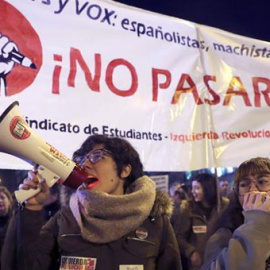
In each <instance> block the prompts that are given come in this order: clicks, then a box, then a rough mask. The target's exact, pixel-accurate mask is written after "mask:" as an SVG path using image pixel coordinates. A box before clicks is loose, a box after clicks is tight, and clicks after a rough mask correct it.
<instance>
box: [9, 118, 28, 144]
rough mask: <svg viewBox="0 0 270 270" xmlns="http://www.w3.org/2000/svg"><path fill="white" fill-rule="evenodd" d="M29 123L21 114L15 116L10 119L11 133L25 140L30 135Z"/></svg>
mask: <svg viewBox="0 0 270 270" xmlns="http://www.w3.org/2000/svg"><path fill="white" fill-rule="evenodd" d="M27 127H28V126H27V124H26V122H25V121H24V119H22V118H21V117H20V116H15V117H13V118H12V120H11V121H10V133H11V134H12V136H13V137H15V138H16V139H19V140H25V139H27V138H28V137H29V136H30V134H31V133H30V131H29V130H28V129H27Z"/></svg>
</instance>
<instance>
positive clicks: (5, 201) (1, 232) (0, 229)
mask: <svg viewBox="0 0 270 270" xmlns="http://www.w3.org/2000/svg"><path fill="white" fill-rule="evenodd" d="M12 201H13V200H12V195H11V193H10V192H9V190H8V189H7V188H6V187H4V186H0V252H1V250H2V246H3V243H4V239H5V235H6V232H7V227H8V224H9V221H10V219H11V216H12V206H13V202H12ZM0 269H1V261H0Z"/></svg>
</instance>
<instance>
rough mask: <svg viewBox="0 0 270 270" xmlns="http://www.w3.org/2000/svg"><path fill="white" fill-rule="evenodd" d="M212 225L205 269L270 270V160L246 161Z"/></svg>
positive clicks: (240, 167)
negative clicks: (226, 204) (224, 205)
mask: <svg viewBox="0 0 270 270" xmlns="http://www.w3.org/2000/svg"><path fill="white" fill-rule="evenodd" d="M234 191H235V192H233V193H232V194H231V197H230V203H229V205H228V207H227V208H226V209H225V210H224V211H222V212H221V213H220V215H219V216H218V217H217V219H216V220H215V222H213V224H212V226H211V228H209V232H208V234H209V237H210V238H209V240H208V242H207V245H206V250H205V255H204V264H203V266H202V268H201V269H202V270H208V269H211V270H217V269H224V270H226V269H228V270H236V269H246V270H253V269H270V257H269V255H270V226H269V224H270V159H269V158H263V157H257V158H251V159H250V160H247V161H245V162H243V163H242V164H241V165H240V166H239V168H238V169H237V171H236V174H235V177H234Z"/></svg>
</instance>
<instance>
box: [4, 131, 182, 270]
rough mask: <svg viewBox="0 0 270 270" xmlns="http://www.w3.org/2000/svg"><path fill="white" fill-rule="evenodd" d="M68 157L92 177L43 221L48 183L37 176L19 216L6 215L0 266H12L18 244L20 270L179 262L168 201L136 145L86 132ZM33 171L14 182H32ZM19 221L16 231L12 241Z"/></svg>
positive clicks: (164, 266)
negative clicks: (8, 219)
mask: <svg viewBox="0 0 270 270" xmlns="http://www.w3.org/2000/svg"><path fill="white" fill-rule="evenodd" d="M73 158H74V160H75V161H77V162H78V163H79V164H80V165H81V167H82V168H83V169H84V170H85V171H86V172H87V173H89V174H91V175H92V176H94V177H95V178H96V179H97V181H95V182H87V181H86V182H84V183H83V184H82V185H81V186H80V187H79V188H78V189H77V190H76V191H75V190H74V192H72V193H71V195H70V199H69V200H67V202H68V203H67V205H65V206H63V207H62V208H61V210H60V211H59V212H58V213H57V214H55V215H54V216H53V217H52V218H51V219H50V220H49V221H48V222H47V223H46V224H45V225H44V226H43V227H42V225H43V224H44V218H43V213H42V209H43V206H44V201H45V199H46V198H47V196H48V194H49V189H48V186H47V185H46V183H45V182H42V183H40V185H41V187H42V191H41V192H40V193H39V194H37V195H36V196H34V197H33V198H31V199H29V200H28V201H27V202H26V205H25V208H24V209H23V210H22V211H21V212H20V214H21V221H20V223H19V224H17V225H16V223H15V219H14V220H12V223H11V226H10V230H9V231H8V236H7V241H6V242H5V252H3V254H2V256H3V257H4V258H5V263H4V269H5V270H9V269H10V270H11V269H12V270H15V269H16V266H15V265H14V258H10V257H12V256H10V257H9V258H7V257H6V256H7V254H9V255H10V254H15V250H19V251H20V252H21V254H17V255H18V257H23V258H24V260H23V262H22V265H23V267H24V268H23V269H27V270H29V269H39V270H42V269H61V270H64V269H65V270H67V269H88V270H90V269H95V270H114V269H115V270H116V269H117V270H119V269H120V270H127V269H138V270H142V269H144V270H146V269H147V270H154V269H160V270H173V269H175V270H181V269H182V268H181V262H180V260H179V258H180V255H179V250H178V246H177V241H176V239H175V235H174V233H173V229H172V227H171V225H170V222H169V217H168V215H170V214H171V211H172V207H171V201H170V199H169V197H168V195H167V194H163V193H159V192H156V188H155V183H154V182H153V181H152V180H151V179H150V178H148V177H147V176H144V175H143V166H142V163H141V161H140V158H139V155H138V153H137V152H136V150H135V149H134V148H133V147H132V146H131V145H130V144H129V143H128V142H127V141H125V140H123V139H120V138H109V137H106V136H104V135H93V136H90V137H88V138H87V139H86V141H85V142H84V143H83V144H82V146H81V147H80V149H78V150H77V151H76V152H75V153H74V155H73ZM35 173H36V172H33V171H30V172H29V175H28V178H26V179H25V180H24V181H23V183H22V184H21V185H20V189H23V190H27V189H33V188H34V189H35V188H36V187H37V185H38V179H37V176H36V174H35ZM65 199H67V198H65ZM17 215H18V214H17ZM18 226H21V227H19V229H20V230H22V235H23V239H22V243H18V244H17V246H16V247H14V246H13V244H12V243H14V242H15V239H16V236H15V234H16V233H15V231H17V229H18ZM12 248H13V249H14V250H12ZM15 261H16V260H15Z"/></svg>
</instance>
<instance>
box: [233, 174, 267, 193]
mask: <svg viewBox="0 0 270 270" xmlns="http://www.w3.org/2000/svg"><path fill="white" fill-rule="evenodd" d="M252 183H253V184H254V185H255V186H256V188H257V189H258V190H259V191H262V192H269V191H270V175H269V174H266V175H262V176H260V177H258V178H257V179H255V181H254V180H253V181H252V180H251V179H244V180H241V181H240V182H239V186H238V190H237V191H238V193H239V195H242V196H243V195H245V194H246V193H247V192H249V191H250V188H251V185H252Z"/></svg>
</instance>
